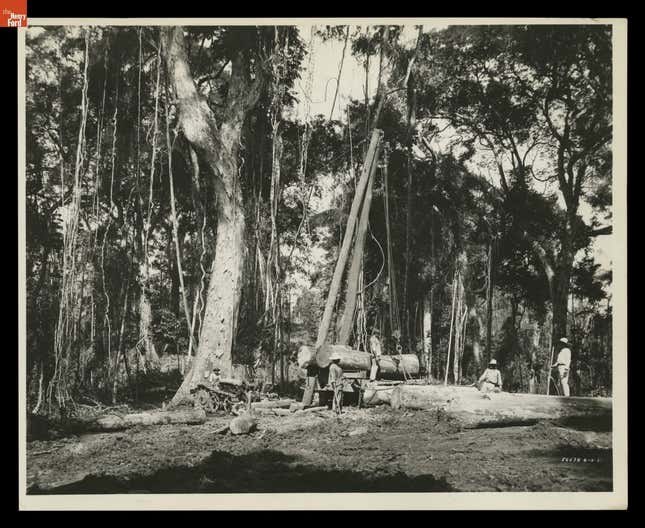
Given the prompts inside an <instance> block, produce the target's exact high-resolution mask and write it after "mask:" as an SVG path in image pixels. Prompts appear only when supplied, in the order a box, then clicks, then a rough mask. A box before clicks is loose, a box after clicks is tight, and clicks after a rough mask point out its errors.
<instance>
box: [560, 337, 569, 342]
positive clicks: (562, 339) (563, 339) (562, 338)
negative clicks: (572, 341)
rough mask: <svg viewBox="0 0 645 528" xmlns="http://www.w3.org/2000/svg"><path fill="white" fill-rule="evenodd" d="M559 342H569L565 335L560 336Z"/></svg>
mask: <svg viewBox="0 0 645 528" xmlns="http://www.w3.org/2000/svg"><path fill="white" fill-rule="evenodd" d="M560 342H561V343H568V342H569V340H568V339H567V338H566V337H561V338H560Z"/></svg>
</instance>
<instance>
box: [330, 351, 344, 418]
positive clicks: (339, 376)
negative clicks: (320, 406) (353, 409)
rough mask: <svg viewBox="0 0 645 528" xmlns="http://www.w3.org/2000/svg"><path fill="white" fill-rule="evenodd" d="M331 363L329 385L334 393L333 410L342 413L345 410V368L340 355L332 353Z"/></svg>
mask: <svg viewBox="0 0 645 528" xmlns="http://www.w3.org/2000/svg"><path fill="white" fill-rule="evenodd" d="M329 359H330V360H331V365H329V385H330V386H331V389H332V391H333V393H334V399H333V402H332V407H331V408H332V410H333V411H335V412H336V414H340V413H341V412H342V410H343V369H342V367H341V366H340V355H339V354H338V353H337V352H334V353H332V355H331V357H330V358H329Z"/></svg>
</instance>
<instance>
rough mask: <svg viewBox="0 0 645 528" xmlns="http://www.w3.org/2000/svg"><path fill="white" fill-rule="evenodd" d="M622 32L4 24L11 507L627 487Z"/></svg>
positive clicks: (597, 504)
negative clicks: (13, 134) (14, 135)
mask: <svg viewBox="0 0 645 528" xmlns="http://www.w3.org/2000/svg"><path fill="white" fill-rule="evenodd" d="M626 31H627V21H626V20H625V19H607V20H603V19H570V20H568V19H539V20H531V19H526V20H521V19H519V20H516V19H494V20H487V19H481V20H477V19H463V20H460V19H432V18H423V19H421V18H420V19H414V18H409V19H402V20H398V19H392V20H388V19H380V18H374V19H367V18H366V19H347V20H346V21H344V20H342V19H328V20H327V19H315V20H314V21H312V20H309V19H295V18H294V19H279V20H278V19H276V20H270V19H248V20H243V19H235V20H227V19H219V20H217V19H166V20H158V19H150V20H149V21H147V20H143V19H137V20H133V21H132V22H130V21H128V19H121V20H112V19H110V20H107V19H106V20H101V19H87V20H83V19H79V20H72V19H70V20H56V19H43V20H42V21H41V20H39V19H36V18H34V19H29V22H28V26H27V27H21V28H19V29H18V42H19V61H22V62H21V65H19V70H18V71H19V92H20V93H19V110H20V111H21V114H20V115H19V123H22V124H21V126H19V139H18V142H19V149H20V153H21V155H20V156H19V169H20V175H19V191H20V192H19V203H18V209H19V287H20V288H22V290H21V297H20V299H21V300H19V334H20V341H19V344H20V347H19V348H20V350H19V357H20V360H19V363H20V373H19V379H20V403H21V406H20V416H21V429H20V443H21V454H20V456H21V461H20V464H21V469H22V476H21V479H22V480H21V496H22V498H21V501H22V504H23V505H29V507H28V509H47V507H48V506H46V505H50V506H51V505H54V506H53V507H54V508H56V506H55V505H56V501H57V500H64V501H65V502H64V504H65V505H66V506H64V507H63V506H62V504H63V503H60V504H61V506H59V507H58V508H59V509H60V508H62V509H65V508H67V509H83V508H84V507H85V506H87V505H89V504H94V503H92V501H103V502H97V503H96V504H102V505H103V506H104V507H105V506H106V505H109V504H111V503H110V502H109V501H114V505H117V504H118V501H117V500H120V498H122V499H123V500H125V501H126V502H125V503H123V504H125V507H126V508H128V509H137V508H138V507H143V506H142V505H143V504H144V502H145V501H149V500H151V499H154V500H156V501H157V502H156V503H155V504H156V505H157V506H156V507H157V508H160V509H173V508H174V507H175V506H176V507H177V508H179V507H180V504H182V501H190V500H199V504H200V505H201V506H200V507H205V508H210V507H213V508H224V509H237V508H240V509H245V508H250V509H258V508H269V509H291V508H295V507H297V508H298V509H303V508H308V507H314V506H316V505H317V506H321V507H325V504H327V506H326V507H333V508H334V509H381V508H407V507H412V506H409V505H408V506H405V504H406V502H405V501H406V500H412V497H415V499H414V500H415V501H417V502H414V506H413V507H414V508H416V509H418V508H436V507H442V508H444V509H445V508H447V507H449V506H446V505H450V504H454V505H455V507H459V508H467V509H479V508H484V509H489V508H492V507H495V508H498V509H514V508H517V507H519V506H520V505H521V506H522V507H523V508H529V509H532V508H536V509H537V508H539V509H542V508H549V509H550V508H554V509H563V508H564V509H568V508H570V507H571V508H579V507H581V505H582V504H584V505H585V507H587V508H592V509H624V508H626V507H627V493H626V489H627V480H626V472H627V464H626V460H627V452H626V449H627V447H626V446H627V442H626V430H627V424H626V408H627V399H626V398H627V397H626V385H627V378H626V375H627V368H626V362H627V338H626V333H625V332H626V311H627V306H626V251H627V250H626V229H627V227H626V188H627V170H626V166H627V165H626V144H625V142H626V119H627V115H626V105H625V101H624V100H625V98H626V71H627V69H626ZM20 119H22V121H20ZM469 492H470V493H469ZM472 492H477V493H475V494H473V493H472ZM545 492H546V493H545ZM553 492H558V493H553ZM285 494H288V495H285ZM392 494H396V495H392ZM511 494H512V495H511ZM516 494H521V495H516ZM144 496H145V497H146V498H145V500H144V499H139V500H140V501H141V502H137V497H144ZM287 496H288V497H291V499H289V500H285V499H284V498H283V499H279V498H280V497H287ZM510 496H516V497H517V496H520V497H521V502H514V501H513V500H511V499H510V498H509V497H510ZM397 497H398V498H397ZM442 497H443V498H442ZM466 497H469V499H466ZM478 497H481V498H478ZM484 497H485V499H484ZM332 498H333V501H332V503H323V502H320V501H324V500H327V499H329V500H332ZM354 498H355V499H354ZM517 500H520V499H517ZM128 501H129V502H128ZM175 501H176V502H175ZM254 501H256V502H254ZM272 501H273V502H272ZM334 501H335V502H334ZM341 501H342V503H341ZM446 501H449V502H446ZM469 501H470V502H469ZM504 501H506V502H504ZM583 501H586V502H583ZM149 504H152V502H149ZM329 504H332V506H329ZM39 505H40V506H39ZM108 507H109V506H108ZM115 507H116V506H115Z"/></svg>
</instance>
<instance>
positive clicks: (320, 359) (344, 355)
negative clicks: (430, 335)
mask: <svg viewBox="0 0 645 528" xmlns="http://www.w3.org/2000/svg"><path fill="white" fill-rule="evenodd" d="M334 352H335V353H337V354H338V355H339V356H340V366H341V367H342V368H343V369H345V370H369V369H370V367H371V365H372V356H371V355H370V354H369V352H363V351H362V350H354V349H352V348H350V347H348V346H345V345H323V346H321V347H320V348H319V349H318V351H317V352H316V365H318V367H319V368H326V367H328V366H329V364H330V363H331V361H330V359H329V358H330V357H331V355H332V353H334ZM418 374H419V358H418V357H417V356H416V354H401V355H396V356H381V357H380V358H379V375H380V376H381V377H383V378H388V377H390V378H399V379H400V378H406V377H410V376H417V375H418Z"/></svg>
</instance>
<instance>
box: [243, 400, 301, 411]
mask: <svg viewBox="0 0 645 528" xmlns="http://www.w3.org/2000/svg"><path fill="white" fill-rule="evenodd" d="M292 403H295V400H264V401H259V402H253V403H251V408H252V409H274V408H276V407H281V408H283V409H288V408H289V407H290V406H291V404H292Z"/></svg>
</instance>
